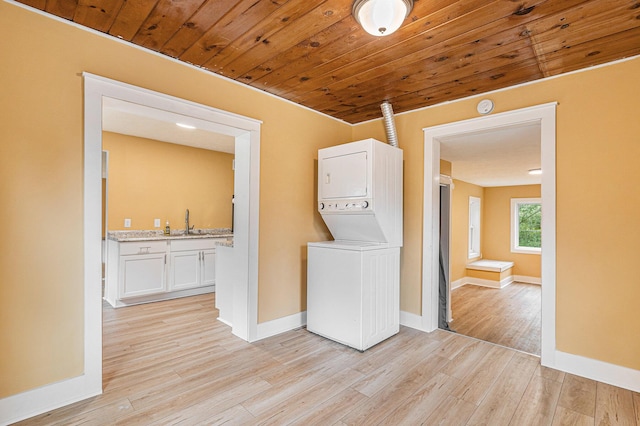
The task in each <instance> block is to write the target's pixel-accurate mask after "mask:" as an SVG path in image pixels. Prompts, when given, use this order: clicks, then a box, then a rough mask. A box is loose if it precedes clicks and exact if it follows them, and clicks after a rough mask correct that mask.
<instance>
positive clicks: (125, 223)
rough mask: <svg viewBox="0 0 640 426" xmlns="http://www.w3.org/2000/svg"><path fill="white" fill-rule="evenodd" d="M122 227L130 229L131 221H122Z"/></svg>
mask: <svg viewBox="0 0 640 426" xmlns="http://www.w3.org/2000/svg"><path fill="white" fill-rule="evenodd" d="M124 227H125V228H131V219H125V220H124Z"/></svg>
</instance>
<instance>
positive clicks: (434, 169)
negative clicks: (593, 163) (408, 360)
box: [422, 103, 556, 365]
mask: <svg viewBox="0 0 640 426" xmlns="http://www.w3.org/2000/svg"><path fill="white" fill-rule="evenodd" d="M555 108H556V104H555V103H552V104H544V105H539V106H536V107H531V108H525V109H522V110H516V111H511V112H505V113H501V114H495V115H491V116H484V117H479V118H476V119H470V120H464V121H461V122H456V123H450V124H445V125H440V126H434V127H430V128H426V129H424V132H425V174H424V176H425V185H424V191H425V193H424V210H423V211H424V228H423V229H424V230H425V232H424V234H423V247H424V249H423V271H424V273H423V292H422V297H423V299H422V326H423V329H425V330H426V331H432V330H435V329H436V328H438V318H439V313H440V305H441V303H440V301H439V288H440V280H439V275H440V249H439V247H440V235H441V233H440V226H441V221H440V193H441V192H440V184H441V182H440V180H441V179H440V158H441V148H442V146H441V142H445V143H446V141H447V139H455V138H456V137H461V136H464V135H467V136H468V135H473V134H477V133H486V132H490V131H492V130H499V129H507V128H510V127H511V128H514V127H519V126H537V127H538V128H539V133H540V137H539V140H540V151H539V152H540V161H541V168H542V170H543V174H542V175H541V197H540V198H541V200H542V215H543V218H544V219H543V221H544V226H543V228H542V254H541V267H540V269H541V273H540V275H541V282H542V283H543V285H542V288H541V302H540V304H541V327H540V329H541V337H540V341H541V349H540V352H541V353H540V355H541V362H542V364H543V365H552V364H553V356H554V353H555ZM455 188H456V189H454V192H455V191H459V187H458V186H455ZM467 202H468V201H467ZM467 221H468V218H467ZM465 246H466V244H465ZM480 247H482V246H481V245H480ZM498 260H499V259H498ZM449 284H452V282H451V283H449ZM453 323H454V324H455V318H454V321H453ZM452 328H453V329H455V326H452Z"/></svg>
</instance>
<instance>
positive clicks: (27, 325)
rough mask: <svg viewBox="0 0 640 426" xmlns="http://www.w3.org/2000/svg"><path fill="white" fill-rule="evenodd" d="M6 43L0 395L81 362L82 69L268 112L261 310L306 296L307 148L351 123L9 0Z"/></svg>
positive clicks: (275, 311) (275, 312) (311, 220)
mask: <svg viewBox="0 0 640 426" xmlns="http://www.w3.org/2000/svg"><path fill="white" fill-rule="evenodd" d="M0 52H2V55H0V93H1V94H2V96H1V98H0V99H1V100H0V129H1V131H0V138H1V139H0V188H1V189H0V222H1V223H3V224H5V225H6V226H5V227H4V228H3V235H2V238H0V283H1V285H0V348H2V351H0V377H1V378H2V379H1V380H0V398H2V397H6V396H8V395H13V394H17V393H20V392H22V391H26V390H29V389H33V388H36V387H39V386H42V385H45V384H49V383H53V382H56V381H59V380H63V379H66V378H70V377H74V376H77V375H79V374H81V373H82V371H83V368H84V366H83V308H84V306H83V227H82V221H83V207H82V188H83V172H82V170H83V79H82V76H81V73H82V72H83V71H87V72H91V73H94V74H98V75H101V76H104V77H107V78H111V79H114V80H119V81H123V82H126V83H128V84H133V85H136V86H140V87H144V88H147V89H151V90H155V91H158V92H162V93H167V94H169V95H173V96H178V97H180V98H184V99H187V100H190V101H193V102H198V103H202V104H205V105H210V106H213V107H216V108H219V109H222V110H226V111H230V112H234V113H238V114H242V115H245V116H248V117H252V118H255V119H258V120H262V121H263V123H264V124H263V125H262V131H261V155H260V185H261V186H260V235H259V238H260V246H259V300H258V312H259V320H260V321H261V322H263V321H268V320H271V319H275V318H279V317H284V316H287V315H291V314H295V313H298V312H301V311H303V310H304V309H306V306H305V303H304V301H305V298H306V294H305V288H306V282H305V273H304V271H305V270H306V243H307V242H308V241H321V240H326V239H329V234H328V232H327V230H326V228H325V227H324V225H323V223H322V220H321V218H320V216H319V215H318V214H317V213H316V200H315V198H314V197H315V194H314V187H315V186H314V185H315V170H314V158H317V150H318V149H319V148H322V147H326V146H330V145H335V144H337V143H343V142H348V141H350V140H352V134H351V132H352V130H351V126H349V125H347V124H345V123H342V122H339V121H337V120H333V119H331V118H328V117H326V116H323V115H321V114H317V113H315V112H312V111H309V110H306V109H303V108H300V107H298V106H296V105H294V104H292V103H288V102H285V101H282V100H280V99H278V98H275V97H273V96H269V95H267V94H263V93H259V92H257V91H254V90H251V89H249V88H246V87H244V86H242V85H239V84H237V83H234V82H231V81H229V80H226V79H223V78H218V77H215V76H212V75H210V74H208V73H205V72H203V71H200V70H197V69H195V68H192V67H188V66H185V65H183V64H180V63H177V62H175V61H172V60H169V59H167V58H166V57H164V56H161V55H156V54H152V53H149V52H146V51H143V50H140V49H138V48H135V47H132V46H129V45H127V44H124V43H122V42H118V41H115V40H114V39H110V38H106V37H103V36H100V35H96V34H92V33H89V32H87V31H84V30H81V29H79V28H75V27H73V26H71V25H67V24H66V23H62V22H58V21H56V20H53V19H51V18H48V17H45V16H42V15H39V14H37V13H35V12H32V11H29V10H25V9H23V8H21V7H18V6H15V5H13V4H9V3H6V2H0ZM283 206H286V208H284V207H283ZM194 219H195V218H194Z"/></svg>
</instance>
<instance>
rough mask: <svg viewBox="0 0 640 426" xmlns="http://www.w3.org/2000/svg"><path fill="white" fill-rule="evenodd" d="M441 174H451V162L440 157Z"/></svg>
mask: <svg viewBox="0 0 640 426" xmlns="http://www.w3.org/2000/svg"><path fill="white" fill-rule="evenodd" d="M440 174H441V175H445V176H451V162H450V161H447V160H443V159H440Z"/></svg>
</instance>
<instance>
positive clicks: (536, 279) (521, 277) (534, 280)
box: [513, 275, 542, 285]
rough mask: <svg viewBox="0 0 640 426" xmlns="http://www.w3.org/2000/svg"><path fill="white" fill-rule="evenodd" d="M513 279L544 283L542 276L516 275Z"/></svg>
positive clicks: (527, 282)
mask: <svg viewBox="0 0 640 426" xmlns="http://www.w3.org/2000/svg"><path fill="white" fill-rule="evenodd" d="M513 280H514V281H517V282H519V283H526V284H538V285H542V278H540V277H527V276H526V275H514V276H513Z"/></svg>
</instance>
